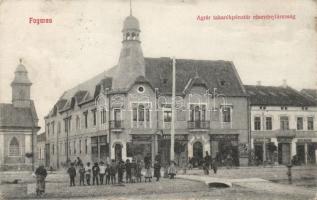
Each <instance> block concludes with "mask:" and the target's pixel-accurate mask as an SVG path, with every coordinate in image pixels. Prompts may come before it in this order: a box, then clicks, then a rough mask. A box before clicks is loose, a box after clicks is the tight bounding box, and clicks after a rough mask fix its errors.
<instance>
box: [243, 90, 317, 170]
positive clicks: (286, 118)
mask: <svg viewBox="0 0 317 200" xmlns="http://www.w3.org/2000/svg"><path fill="white" fill-rule="evenodd" d="M245 88H246V90H247V92H248V94H249V96H250V105H251V109H250V110H251V115H250V117H251V118H250V122H251V134H252V140H251V141H252V142H251V147H252V149H253V152H254V157H255V160H256V162H257V163H258V164H262V163H263V162H268V163H270V162H271V163H279V164H288V163H290V162H291V161H292V159H293V160H294V161H295V162H298V163H299V164H316V163H317V160H316V154H317V131H316V125H317V122H316V117H317V116H316V113H317V104H316V102H314V101H312V99H310V98H307V97H306V96H304V95H302V94H301V93H299V92H298V91H296V90H294V89H292V88H290V87H288V86H286V85H284V86H282V87H272V86H260V85H257V86H250V85H248V86H245Z"/></svg>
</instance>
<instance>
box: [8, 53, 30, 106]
mask: <svg viewBox="0 0 317 200" xmlns="http://www.w3.org/2000/svg"><path fill="white" fill-rule="evenodd" d="M14 73H15V76H14V80H13V81H12V83H11V87H12V104H13V106H14V107H30V102H31V101H30V96H31V85H32V82H31V81H30V80H29V78H28V72H27V70H26V68H25V66H24V65H23V64H22V59H20V63H19V65H18V66H17V68H16V70H15V72H14Z"/></svg>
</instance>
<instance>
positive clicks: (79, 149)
mask: <svg viewBox="0 0 317 200" xmlns="http://www.w3.org/2000/svg"><path fill="white" fill-rule="evenodd" d="M79 154H81V140H79Z"/></svg>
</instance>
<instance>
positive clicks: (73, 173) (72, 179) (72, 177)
mask: <svg viewBox="0 0 317 200" xmlns="http://www.w3.org/2000/svg"><path fill="white" fill-rule="evenodd" d="M74 165H75V164H74V163H71V164H70V168H68V170H67V173H68V174H69V179H70V184H69V185H70V187H72V186H75V177H76V169H75V167H74Z"/></svg>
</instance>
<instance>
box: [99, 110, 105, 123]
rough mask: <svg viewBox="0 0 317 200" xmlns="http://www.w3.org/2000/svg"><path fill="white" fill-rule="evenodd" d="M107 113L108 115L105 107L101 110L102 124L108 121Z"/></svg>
mask: <svg viewBox="0 0 317 200" xmlns="http://www.w3.org/2000/svg"><path fill="white" fill-rule="evenodd" d="M106 115H107V112H106V110H105V109H103V110H102V111H100V123H101V124H105V123H106V120H107V118H106Z"/></svg>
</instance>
